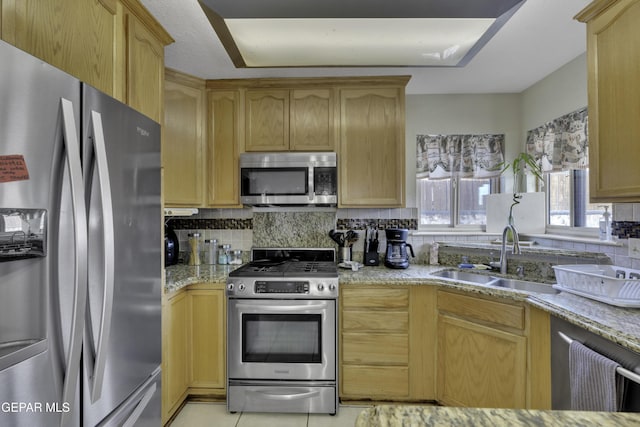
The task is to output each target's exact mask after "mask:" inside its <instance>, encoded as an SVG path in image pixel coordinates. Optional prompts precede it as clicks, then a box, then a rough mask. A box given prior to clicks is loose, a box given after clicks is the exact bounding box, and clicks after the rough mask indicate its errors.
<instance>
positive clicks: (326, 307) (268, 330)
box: [227, 298, 337, 381]
mask: <svg viewBox="0 0 640 427" xmlns="http://www.w3.org/2000/svg"><path fill="white" fill-rule="evenodd" d="M227 315H228V319H227V374H228V377H229V379H230V380H241V379H252V380H255V379H264V380H273V379H275V380H301V381H309V380H313V381H317V380H322V381H327V380H335V379H336V334H337V329H336V326H337V325H336V300H271V299H234V298H229V305H228V310H227Z"/></svg>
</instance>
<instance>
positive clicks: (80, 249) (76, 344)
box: [60, 98, 88, 425]
mask: <svg viewBox="0 0 640 427" xmlns="http://www.w3.org/2000/svg"><path fill="white" fill-rule="evenodd" d="M60 104H61V108H62V128H63V141H64V150H65V155H66V158H67V165H68V167H69V180H70V184H71V185H70V191H71V202H72V209H73V222H74V238H73V239H74V246H75V248H74V251H75V255H74V256H75V259H74V262H75V266H74V269H75V271H74V296H73V314H72V320H71V335H70V339H69V347H68V351H67V354H68V360H67V366H66V367H65V370H64V371H65V378H64V383H63V386H62V402H75V393H76V387H77V385H78V375H79V373H80V372H79V371H80V353H81V351H82V333H83V331H82V326H83V324H84V316H85V310H86V303H87V248H88V245H87V239H88V236H87V211H86V205H85V200H84V185H83V182H82V165H81V161H80V143H79V141H78V134H77V132H76V123H75V119H74V114H73V103H72V102H71V101H69V100H67V99H64V98H61V99H60ZM68 417H70V412H63V413H62V419H61V425H67V423H69V422H70V420H69V419H68Z"/></svg>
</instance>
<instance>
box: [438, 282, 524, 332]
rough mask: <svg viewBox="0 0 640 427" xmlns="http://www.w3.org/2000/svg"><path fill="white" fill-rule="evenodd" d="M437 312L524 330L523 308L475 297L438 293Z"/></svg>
mask: <svg viewBox="0 0 640 427" xmlns="http://www.w3.org/2000/svg"><path fill="white" fill-rule="evenodd" d="M438 311H446V312H449V313H452V314H456V315H458V316H461V317H466V318H470V319H476V320H480V321H484V322H489V323H494V324H496V325H501V326H508V327H511V328H516V329H521V330H523V329H524V307H521V306H515V305H510V304H505V303H501V302H497V301H486V300H480V299H478V298H475V297H468V296H464V295H458V294H452V293H449V292H442V291H439V292H438Z"/></svg>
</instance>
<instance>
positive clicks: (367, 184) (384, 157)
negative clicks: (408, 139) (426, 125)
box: [339, 87, 405, 207]
mask: <svg viewBox="0 0 640 427" xmlns="http://www.w3.org/2000/svg"><path fill="white" fill-rule="evenodd" d="M340 114H341V117H340V179H339V185H340V200H339V204H340V206H343V207H349V206H354V207H362V206H370V207H392V206H404V203H405V194H404V192H405V173H404V162H405V158H404V152H405V140H404V120H405V119H404V87H403V88H371V89H342V90H341V91H340Z"/></svg>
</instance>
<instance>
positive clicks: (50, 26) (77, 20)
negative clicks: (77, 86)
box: [1, 0, 124, 98]
mask: <svg viewBox="0 0 640 427" xmlns="http://www.w3.org/2000/svg"><path fill="white" fill-rule="evenodd" d="M1 18H2V33H1V35H2V39H3V40H5V41H6V42H8V43H11V44H13V45H15V46H17V47H19V48H20V49H22V50H24V51H27V52H29V53H31V54H32V55H34V56H37V57H38V58H40V59H42V60H43V61H45V62H48V63H49V64H51V65H53V66H55V67H58V68H60V69H62V70H64V71H66V72H67V73H69V74H71V75H73V76H75V77H77V78H78V79H80V80H82V81H84V82H87V83H89V84H90V85H92V86H94V87H96V88H97V89H99V90H101V91H103V92H105V93H107V94H109V95H111V96H114V97H116V98H119V97H118V96H117V87H118V86H120V85H122V82H123V79H124V75H123V74H120V73H119V68H118V61H117V58H116V52H117V50H116V33H117V32H118V31H119V25H120V22H121V20H122V16H121V14H120V15H118V13H117V8H116V4H115V1H97V0H92V1H86V0H56V1H37V0H3V1H2V13H1Z"/></svg>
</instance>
